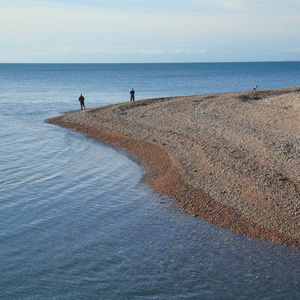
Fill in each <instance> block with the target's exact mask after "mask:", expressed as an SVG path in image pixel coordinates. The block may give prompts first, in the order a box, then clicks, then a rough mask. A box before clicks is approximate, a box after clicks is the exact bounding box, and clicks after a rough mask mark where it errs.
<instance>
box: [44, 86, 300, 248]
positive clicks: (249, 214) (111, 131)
mask: <svg viewBox="0 0 300 300" xmlns="http://www.w3.org/2000/svg"><path fill="white" fill-rule="evenodd" d="M299 91H300V88H299V87H295V88H288V89H279V90H265V91H257V92H256V93H253V92H252V91H251V92H249V91H247V92H235V93H225V94H211V95H195V96H186V97H169V98H158V99H146V100H140V101H136V102H126V103H120V104H114V105H109V106H105V107H99V108H93V109H89V110H86V111H76V112H73V113H70V114H66V115H64V116H60V117H57V118H53V119H49V120H48V122H49V123H52V124H57V125H61V126H64V127H68V128H72V129H74V130H77V131H79V132H82V133H84V134H86V135H88V136H89V137H92V138H94V139H98V140H100V141H102V142H105V143H107V144H110V145H112V146H114V147H118V148H121V149H124V150H126V151H128V152H130V153H132V154H133V155H135V156H136V157H138V159H139V161H140V163H141V164H142V165H145V166H147V167H148V168H149V173H148V174H147V176H146V180H147V181H148V183H149V184H151V185H152V186H153V187H154V188H155V190H156V191H158V192H159V193H164V194H166V195H169V196H170V197H172V198H174V199H175V200H176V201H178V203H179V204H180V206H181V207H182V208H184V209H187V210H188V211H189V212H190V213H192V214H195V215H199V216H201V217H203V218H205V219H207V220H210V221H211V222H214V223H215V224H218V225H221V226H223V227H225V228H229V229H232V230H235V231H237V232H239V233H241V234H245V235H249V236H251V237H258V238H263V239H268V240H272V241H275V242H277V243H280V244H284V245H293V246H296V247H300V222H299V221H300V147H299V146H300V139H299V133H300V93H299Z"/></svg>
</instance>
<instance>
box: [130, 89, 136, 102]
mask: <svg viewBox="0 0 300 300" xmlns="http://www.w3.org/2000/svg"><path fill="white" fill-rule="evenodd" d="M134 94H135V91H134V90H133V89H132V90H131V91H130V101H134Z"/></svg>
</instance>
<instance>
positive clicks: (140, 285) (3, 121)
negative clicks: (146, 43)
mask: <svg viewBox="0 0 300 300" xmlns="http://www.w3.org/2000/svg"><path fill="white" fill-rule="evenodd" d="M255 85H257V86H258V89H277V88H286V87H293V86H299V85H300V62H251V63H167V64H152V63H150V64H0V109H1V112H0V128H1V130H0V299H5V300H6V299H113V300H114V299H116V300H118V299H166V300H168V299H172V300H173V299H174V300H177V299H178V300H179V299H226V300H227V299H244V300H246V299H251V300H253V299H259V300H263V299H264V300H275V299H276V300H277V299H285V300H287V299H291V300H296V299H300V249H297V248H294V247H287V246H281V245H278V244H275V243H273V242H270V241H264V240H258V239H251V238H249V237H245V236H241V235H239V234H237V233H235V232H232V231H230V230H227V229H223V228H221V227H218V226H216V225H213V224H211V223H209V222H207V221H205V220H202V219H201V218H195V217H193V216H191V215H189V214H188V213H186V212H185V211H182V210H180V208H179V207H178V206H177V205H176V203H175V202H174V201H173V200H172V199H169V198H168V197H166V196H165V195H160V194H157V193H156V192H155V191H154V190H153V189H152V188H151V187H150V186H148V185H146V184H145V183H144V182H143V177H144V175H145V173H146V172H147V170H146V169H144V168H143V167H142V166H140V165H138V164H137V163H136V159H135V158H134V157H131V156H130V155H129V154H127V153H126V152H123V151H121V150H119V149H116V148H112V147H109V146H107V145H104V144H102V143H100V142H98V141H95V140H92V139H89V138H87V137H86V136H85V135H82V134H79V133H77V132H75V131H72V130H70V129H65V128H61V127H59V126H56V125H51V124H48V123H47V122H46V121H45V120H46V119H48V118H51V117H55V116H58V115H62V114H65V113H68V112H72V111H76V110H79V109H80V105H79V102H78V97H79V94H80V93H82V94H83V96H84V97H85V103H86V107H87V108H93V107H98V106H103V105H109V104H113V103H120V102H127V101H129V99H130V94H129V92H130V90H131V89H132V88H134V90H135V91H136V94H135V95H136V99H137V100H140V99H146V98H156V97H167V96H183V95H195V94H207V93H221V92H233V91H245V90H252V89H253V87H254V86H255Z"/></svg>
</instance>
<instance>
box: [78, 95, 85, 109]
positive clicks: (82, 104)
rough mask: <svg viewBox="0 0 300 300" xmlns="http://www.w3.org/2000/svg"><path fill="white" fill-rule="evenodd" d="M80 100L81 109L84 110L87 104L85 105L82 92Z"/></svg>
mask: <svg viewBox="0 0 300 300" xmlns="http://www.w3.org/2000/svg"><path fill="white" fill-rule="evenodd" d="M78 101H79V102H80V107H81V110H84V109H85V105H84V97H83V96H82V94H80V96H79V98H78Z"/></svg>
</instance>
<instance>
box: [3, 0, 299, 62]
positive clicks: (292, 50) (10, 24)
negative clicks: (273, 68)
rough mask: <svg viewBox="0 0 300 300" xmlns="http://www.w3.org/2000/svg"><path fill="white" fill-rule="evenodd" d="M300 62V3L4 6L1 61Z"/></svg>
mask: <svg viewBox="0 0 300 300" xmlns="http://www.w3.org/2000/svg"><path fill="white" fill-rule="evenodd" d="M284 60H298V61H299V60H300V1H299V0H285V1H283V0H272V1H271V0H57V1H55V0H52V1H50V0H49V1H47V0H39V1H36V0H9V1H8V0H0V62H1V63H7V62H16V63H18V62H25V63H27V62H41V63H54V62H58V63H63V62H66V63H77V62H78V63H110V62H111V63H119V62H125V63H126V62H128V63H129V62H222V61H224V62H231V61H232V62H233V61H284Z"/></svg>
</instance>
